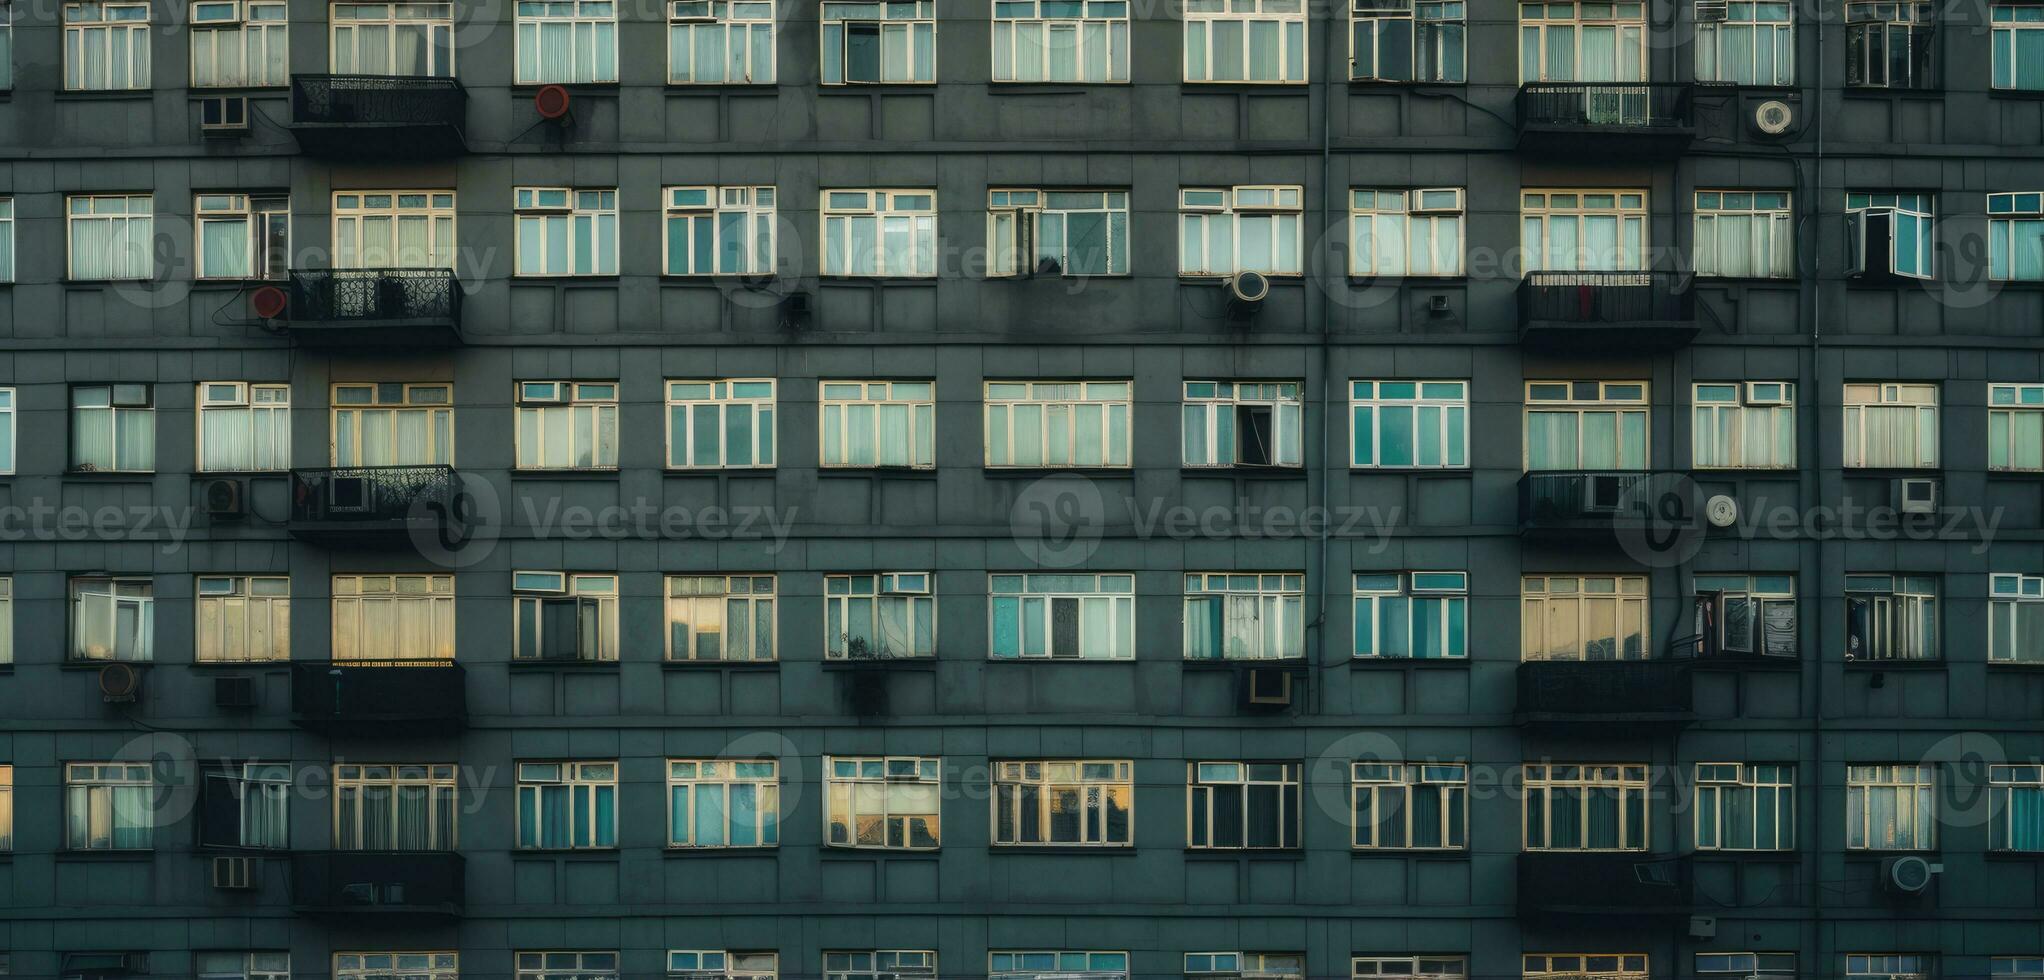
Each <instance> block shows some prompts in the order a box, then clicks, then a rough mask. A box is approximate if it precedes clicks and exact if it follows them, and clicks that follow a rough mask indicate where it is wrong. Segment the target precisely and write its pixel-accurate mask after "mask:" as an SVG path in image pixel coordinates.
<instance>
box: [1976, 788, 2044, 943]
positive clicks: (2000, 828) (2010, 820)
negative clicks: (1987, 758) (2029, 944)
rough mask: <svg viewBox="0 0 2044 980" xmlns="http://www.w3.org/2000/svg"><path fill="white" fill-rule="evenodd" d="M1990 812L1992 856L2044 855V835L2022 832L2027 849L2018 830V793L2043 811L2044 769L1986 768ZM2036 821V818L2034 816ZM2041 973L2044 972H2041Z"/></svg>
mask: <svg viewBox="0 0 2044 980" xmlns="http://www.w3.org/2000/svg"><path fill="white" fill-rule="evenodd" d="M1987 792H1988V811H1987V812H1988V813H1989V815H1990V819H1991V820H1992V821H1993V822H1992V823H1990V824H1989V825H1988V835H1987V850H1988V853H1990V854H2036V853H2040V852H2044V833H2037V832H2035V831H2032V830H2024V831H2021V832H2020V833H2021V835H2022V836H2025V837H2030V838H2033V839H2032V840H2030V841H2029V842H2028V843H2029V844H2030V846H2028V847H2017V846H2016V844H2017V840H2016V838H2017V836H2018V834H2019V830H2018V828H2017V825H2016V794H2017V793H2018V792H2021V793H2023V795H2024V796H2025V797H2028V798H2029V806H2028V807H2026V808H2025V809H2028V810H2030V811H2031V813H2032V814H2035V813H2037V812H2044V811H2040V809H2039V808H2044V766H2039V765H2037V764H2036V763H2035V762H2031V763H2028V764H2021V763H2018V764H2015V765H1990V766H1988V767H1987ZM2033 819H2034V817H2033ZM2038 972H2044V970H2039V971H2038Z"/></svg>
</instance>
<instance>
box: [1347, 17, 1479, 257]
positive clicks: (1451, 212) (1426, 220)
mask: <svg viewBox="0 0 2044 980" xmlns="http://www.w3.org/2000/svg"><path fill="white" fill-rule="evenodd" d="M1358 2H1372V0H1358ZM1401 2H1406V3H1408V4H1409V3H1410V0H1401ZM1433 6H1441V5H1440V4H1433ZM1454 6H1456V7H1458V8H1459V7H1461V6H1462V5H1461V4H1460V3H1457V4H1455V5H1454ZM1462 211H1463V209H1462V189H1461V188H1459V187H1443V188H1433V189H1423V190H1413V191H1400V190H1372V189H1358V190H1351V191H1349V212H1348V221H1349V264H1348V271H1349V275H1352V276H1459V275H1461V274H1462Z"/></svg>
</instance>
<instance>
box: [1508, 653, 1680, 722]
mask: <svg viewBox="0 0 2044 980" xmlns="http://www.w3.org/2000/svg"><path fill="white" fill-rule="evenodd" d="M1693 708H1694V706H1693V704H1692V703H1691V701H1690V683H1689V665H1688V664H1686V663H1682V662H1677V661H1671V660H1529V661H1526V662H1525V663H1522V664H1520V665H1519V706H1518V717H1519V720H1520V721H1521V722H1522V723H1526V724H1560V725H1571V724H1589V725H1603V724H1606V723H1611V722H1635V723H1681V722H1686V721H1688V720H1689V719H1691V718H1692V717H1693V716H1694V710H1693Z"/></svg>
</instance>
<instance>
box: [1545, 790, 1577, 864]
mask: <svg viewBox="0 0 2044 980" xmlns="http://www.w3.org/2000/svg"><path fill="white" fill-rule="evenodd" d="M1547 807H1548V812H1547V846H1548V847H1549V848H1553V849H1560V850H1566V849H1571V848H1577V847H1581V846H1583V836H1582V834H1583V824H1584V814H1583V797H1582V790H1580V789H1576V788H1572V787H1567V786H1555V787H1550V788H1549V789H1548V790H1547Z"/></svg>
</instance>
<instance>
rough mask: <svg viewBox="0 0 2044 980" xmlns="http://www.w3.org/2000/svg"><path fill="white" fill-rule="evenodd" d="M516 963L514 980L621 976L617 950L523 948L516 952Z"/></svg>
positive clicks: (589, 979) (606, 979) (584, 979)
mask: <svg viewBox="0 0 2044 980" xmlns="http://www.w3.org/2000/svg"><path fill="white" fill-rule="evenodd" d="M605 963H608V964H609V965H607V966H606V965H605ZM512 964H513V970H512V974H511V980H618V978H619V977H620V976H621V974H619V973H618V965H617V964H618V954H617V952H616V951H615V950H559V949H548V950H533V949H521V950H517V951H515V952H514V953H513V959H512Z"/></svg>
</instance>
